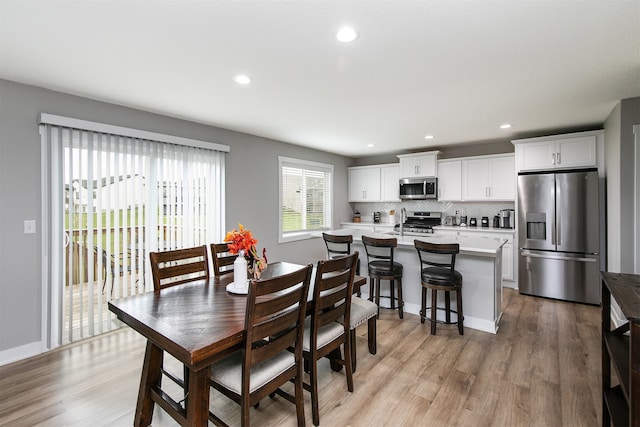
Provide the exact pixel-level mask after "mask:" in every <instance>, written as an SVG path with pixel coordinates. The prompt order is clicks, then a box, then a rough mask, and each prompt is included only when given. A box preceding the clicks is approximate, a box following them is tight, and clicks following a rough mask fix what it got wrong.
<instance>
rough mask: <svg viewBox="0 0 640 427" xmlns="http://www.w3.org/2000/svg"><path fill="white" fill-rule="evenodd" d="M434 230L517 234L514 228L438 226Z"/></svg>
mask: <svg viewBox="0 0 640 427" xmlns="http://www.w3.org/2000/svg"><path fill="white" fill-rule="evenodd" d="M433 229H434V230H452V231H478V232H485V233H505V234H515V232H516V230H514V229H513V228H497V227H469V226H466V227H460V226H459V225H456V226H454V225H436V226H435V227H433Z"/></svg>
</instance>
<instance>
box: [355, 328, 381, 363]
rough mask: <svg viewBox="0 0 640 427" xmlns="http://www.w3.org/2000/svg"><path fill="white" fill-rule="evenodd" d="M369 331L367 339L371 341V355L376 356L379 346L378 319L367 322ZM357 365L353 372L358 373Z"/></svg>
mask: <svg viewBox="0 0 640 427" xmlns="http://www.w3.org/2000/svg"><path fill="white" fill-rule="evenodd" d="M367 324H368V328H369V330H368V331H367V334H368V335H367V339H368V341H369V353H371V354H376V353H377V351H378V345H377V343H376V317H375V316H373V317H372V318H370V319H369V320H368V321H367ZM353 348H354V349H355V346H354V347H353ZM355 366H356V365H355V364H354V365H353V371H354V372H355V371H356V368H355Z"/></svg>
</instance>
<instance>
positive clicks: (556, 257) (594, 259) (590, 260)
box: [521, 250, 598, 262]
mask: <svg viewBox="0 0 640 427" xmlns="http://www.w3.org/2000/svg"><path fill="white" fill-rule="evenodd" d="M521 255H522V256H525V257H529V258H542V259H556V260H559V261H578V262H598V259H597V258H583V257H577V258H576V257H570V256H558V255H553V256H547V255H540V254H534V253H531V252H525V251H524V250H523V251H522V254H521ZM594 255H597V254H594Z"/></svg>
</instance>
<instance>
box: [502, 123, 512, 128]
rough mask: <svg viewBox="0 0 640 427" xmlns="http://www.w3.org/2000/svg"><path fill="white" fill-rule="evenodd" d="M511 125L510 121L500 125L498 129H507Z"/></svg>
mask: <svg viewBox="0 0 640 427" xmlns="http://www.w3.org/2000/svg"><path fill="white" fill-rule="evenodd" d="M510 127H511V124H510V123H505V124H503V125H500V129H509V128H510Z"/></svg>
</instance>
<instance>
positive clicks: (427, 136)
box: [424, 135, 433, 139]
mask: <svg viewBox="0 0 640 427" xmlns="http://www.w3.org/2000/svg"><path fill="white" fill-rule="evenodd" d="M424 139H433V135H426V136H425V137H424Z"/></svg>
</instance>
